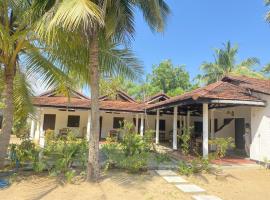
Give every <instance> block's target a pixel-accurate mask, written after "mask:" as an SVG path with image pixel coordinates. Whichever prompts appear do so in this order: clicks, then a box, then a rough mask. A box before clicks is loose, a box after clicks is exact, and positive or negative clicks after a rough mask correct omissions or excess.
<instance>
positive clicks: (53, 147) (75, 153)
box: [44, 133, 88, 174]
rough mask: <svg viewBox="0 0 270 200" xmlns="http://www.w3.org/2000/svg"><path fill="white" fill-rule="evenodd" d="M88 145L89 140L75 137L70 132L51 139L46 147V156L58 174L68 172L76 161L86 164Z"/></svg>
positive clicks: (52, 169)
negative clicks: (63, 136) (65, 135)
mask: <svg viewBox="0 0 270 200" xmlns="http://www.w3.org/2000/svg"><path fill="white" fill-rule="evenodd" d="M87 152H88V146H87V141H86V140H84V139H78V138H76V137H74V134H72V133H68V135H67V137H66V138H57V139H55V140H52V141H50V142H49V143H48V144H47V145H46V146H45V149H44V156H45V157H46V159H47V160H48V165H50V170H51V171H53V172H54V173H56V174H60V173H64V174H65V173H66V172H67V171H69V170H70V168H71V167H72V165H73V164H74V163H76V162H77V163H78V164H81V166H82V167H83V168H85V165H86V159H87Z"/></svg>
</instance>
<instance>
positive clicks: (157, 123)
mask: <svg viewBox="0 0 270 200" xmlns="http://www.w3.org/2000/svg"><path fill="white" fill-rule="evenodd" d="M159 114H160V111H159V109H157V116H156V144H158V143H159Z"/></svg>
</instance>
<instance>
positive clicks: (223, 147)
mask: <svg viewBox="0 0 270 200" xmlns="http://www.w3.org/2000/svg"><path fill="white" fill-rule="evenodd" d="M209 144H212V145H215V146H216V151H215V153H214V156H215V157H216V158H218V159H221V158H223V157H224V156H225V155H226V152H227V150H228V149H229V148H234V147H235V144H234V140H233V138H231V137H229V138H215V139H212V140H210V141H209Z"/></svg>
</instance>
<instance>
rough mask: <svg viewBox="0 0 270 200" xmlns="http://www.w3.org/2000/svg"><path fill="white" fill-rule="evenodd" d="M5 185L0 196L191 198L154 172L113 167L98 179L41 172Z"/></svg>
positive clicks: (102, 199)
mask: <svg viewBox="0 0 270 200" xmlns="http://www.w3.org/2000/svg"><path fill="white" fill-rule="evenodd" d="M18 179H19V180H17V181H16V182H14V183H13V184H12V185H11V186H10V187H9V188H8V189H5V190H0V199H1V200H5V199H8V200H15V199H16V200H21V199H23V200H38V199H39V200H40V199H42V200H62V199H65V200H69V199H70V200H71V199H72V200H84V199H93V200H107V199H108V200H125V199H127V200H133V199H134V200H155V199H157V200H165V199H166V200H174V199H181V200H190V199H191V198H190V195H186V194H183V193H182V192H180V191H179V190H177V189H176V187H175V186H173V185H171V184H168V183H167V182H165V181H164V180H163V179H162V178H161V177H159V176H158V175H156V174H155V172H152V171H150V172H147V173H145V174H142V175H131V174H126V173H123V172H119V171H113V172H110V173H109V174H107V175H105V176H104V177H103V179H102V180H101V181H100V183H96V184H91V183H86V182H79V183H77V184H75V185H74V184H65V185H63V184H61V183H59V182H58V181H57V180H56V179H54V178H46V177H42V176H31V177H24V178H22V177H18Z"/></svg>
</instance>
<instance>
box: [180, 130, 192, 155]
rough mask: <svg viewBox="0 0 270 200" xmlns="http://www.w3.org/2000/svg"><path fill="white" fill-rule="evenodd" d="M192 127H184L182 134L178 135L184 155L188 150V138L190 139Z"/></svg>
mask: <svg viewBox="0 0 270 200" xmlns="http://www.w3.org/2000/svg"><path fill="white" fill-rule="evenodd" d="M192 128H193V127H187V128H184V130H183V134H182V135H180V136H179V138H180V140H181V145H180V146H181V150H182V153H183V154H184V155H188V153H189V151H190V139H191V130H192Z"/></svg>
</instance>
